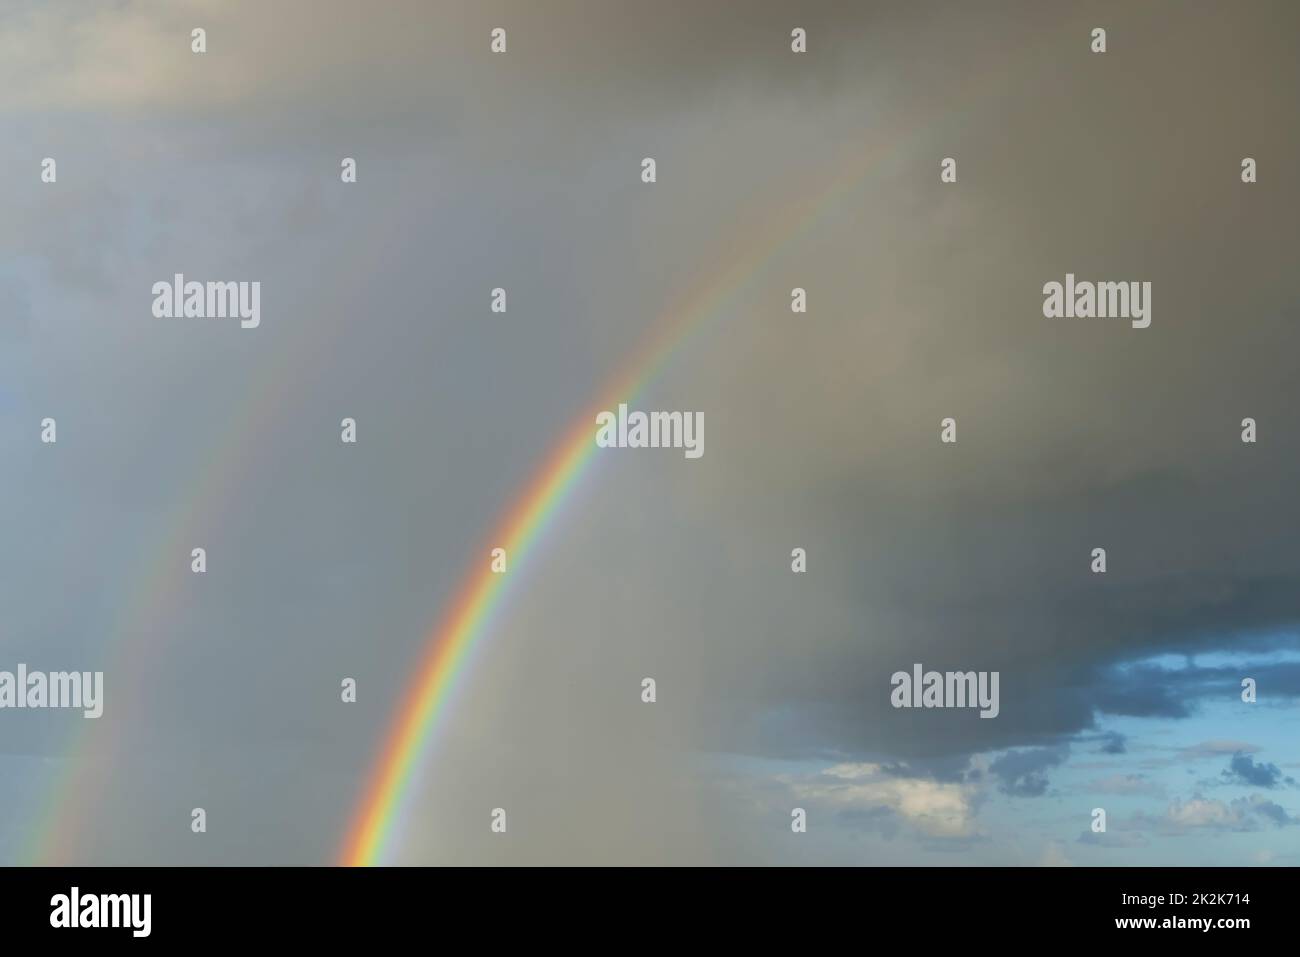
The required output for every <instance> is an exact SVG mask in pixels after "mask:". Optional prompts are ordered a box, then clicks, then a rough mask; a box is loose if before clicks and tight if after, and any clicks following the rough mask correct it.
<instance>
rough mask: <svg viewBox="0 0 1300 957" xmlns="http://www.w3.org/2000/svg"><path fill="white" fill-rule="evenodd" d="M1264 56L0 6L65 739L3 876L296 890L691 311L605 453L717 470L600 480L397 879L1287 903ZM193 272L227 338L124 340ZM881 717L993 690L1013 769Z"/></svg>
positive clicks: (1281, 323) (23, 539)
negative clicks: (1165, 867) (1007, 870)
mask: <svg viewBox="0 0 1300 957" xmlns="http://www.w3.org/2000/svg"><path fill="white" fill-rule="evenodd" d="M498 26H500V27H504V28H505V29H506V30H507V34H508V51H507V52H506V53H505V54H504V55H493V54H491V53H490V52H489V31H490V30H491V29H492V28H493V27H498ZM194 27H203V28H204V29H205V30H206V31H207V52H206V53H205V54H202V55H196V54H193V53H191V52H190V31H191V29H193V28H194ZM794 27H803V28H804V29H806V30H807V33H808V52H807V53H804V54H794V53H792V52H791V50H790V31H791V29H793V28H794ZM1094 27H1104V28H1105V29H1106V30H1107V44H1108V49H1107V52H1106V53H1104V54H1094V53H1092V52H1090V49H1089V47H1090V43H1091V39H1090V31H1091V30H1092V29H1093V28H1094ZM1297 29H1300V12H1297V10H1296V8H1295V7H1294V5H1293V4H1289V3H1284V2H1279V3H1263V2H1259V3H1247V4H1234V5H1208V4H1205V5H1202V4H1197V5H1191V4H1184V3H1174V2H1161V3H1147V4H1142V5H1140V7H1134V6H1133V5H1132V4H1124V3H1115V4H1106V3H1095V4H1094V3H1089V4H1072V5H1070V6H1069V7H1068V9H1067V8H1066V7H1065V6H1063V5H1047V4H1040V3H1032V2H1017V3H1008V2H1004V3H978V4H975V3H956V2H953V3H901V2H900V3H878V4H873V3H801V4H798V5H793V4H788V3H777V2H774V0H764V2H746V3H744V4H698V3H694V2H687V0H681V2H677V0H672V2H658V3H651V4H632V3H607V2H598V0H586V2H552V0H548V2H545V3H538V2H502V3H496V2H463V3H462V2H457V3H451V2H436V3H435V2H423V0H421V2H417V0H408V2H394V0H386V2H383V3H377V4H351V3H342V2H335V0H277V2H276V3H274V4H266V3H260V2H255V0H222V2H216V0H208V2H176V0H117V2H90V0H85V2H71V0H68V2H12V0H11V2H8V3H5V4H4V5H3V7H0V134H2V135H0V211H2V212H3V215H0V295H3V301H2V302H0V454H2V459H0V460H2V461H3V462H4V467H3V468H2V469H0V542H2V543H3V544H2V547H0V563H2V564H0V569H2V570H3V574H0V608H3V610H4V612H5V614H4V616H3V622H2V623H0V670H13V669H14V668H16V666H17V665H18V663H20V662H21V663H25V664H26V665H27V666H28V668H30V669H33V670H37V669H39V670H49V671H56V670H71V669H75V670H103V671H104V672H105V679H104V680H105V689H106V690H105V709H104V715H103V717H102V718H101V719H99V720H98V721H86V720H84V719H82V718H81V717H80V715H79V713H72V712H60V711H44V712H39V711H13V710H0V861H3V862H9V863H11V862H18V861H26V860H37V861H61V862H62V861H66V862H77V863H93V864H108V863H124V864H136V863H222V864H234V863H256V864H275V863H286V864H287V863H325V862H329V861H332V860H333V859H334V858H335V856H336V854H337V852H338V849H339V845H340V843H341V842H342V840H343V837H344V832H345V830H346V825H347V822H348V820H349V818H350V816H351V815H352V813H353V810H354V808H355V805H356V801H357V798H358V795H359V793H360V790H361V788H362V785H363V780H364V777H365V775H366V774H367V772H368V771H369V769H370V768H371V767H372V764H373V761H374V759H375V755H376V751H377V749H378V748H379V746H380V744H381V742H382V740H383V738H384V735H385V730H386V728H387V727H388V725H389V723H390V721H391V719H392V716H393V711H394V708H395V706H396V696H397V695H398V694H399V693H400V692H401V690H402V689H403V688H404V687H405V682H406V680H407V679H408V678H409V677H410V675H411V672H412V669H413V667H414V664H415V662H416V661H417V659H418V658H419V656H420V654H421V652H422V650H423V647H424V644H425V641H426V639H427V635H428V632H429V629H430V627H431V625H432V624H433V623H434V622H435V621H437V620H438V619H439V618H440V617H441V616H442V614H443V613H445V611H446V608H447V606H448V605H449V603H450V602H451V600H452V599H453V597H454V596H455V589H456V586H457V584H458V583H459V582H460V581H461V580H462V578H463V576H464V575H465V574H466V572H467V571H468V570H472V569H474V568H476V567H480V565H481V564H482V563H483V562H486V560H487V559H486V555H485V554H484V553H483V551H482V545H483V540H484V536H485V535H487V534H488V533H489V531H490V529H491V528H492V527H493V526H495V525H496V523H497V520H498V516H499V515H500V514H501V513H502V512H503V511H505V510H506V509H507V508H508V507H509V506H510V505H511V503H512V502H513V501H514V500H515V498H516V496H517V495H518V494H519V492H520V491H521V490H522V489H523V488H524V487H525V486H526V485H527V483H528V480H529V478H530V477H531V475H532V474H533V472H534V470H535V469H536V467H537V465H538V464H539V463H540V462H541V461H542V460H543V459H544V458H545V457H546V455H547V454H548V452H549V451H550V450H551V449H552V448H553V447H554V446H555V444H556V443H557V442H558V441H559V440H560V439H561V438H562V437H563V436H564V435H565V434H566V433H567V432H568V431H569V428H570V426H571V424H572V422H573V421H574V419H575V417H576V416H578V415H580V414H583V413H584V412H585V411H586V410H587V409H588V408H589V407H590V405H591V403H592V402H593V401H595V400H596V399H597V398H598V397H599V396H600V390H601V388H602V385H603V383H604V382H605V381H606V380H607V378H608V377H609V376H610V375H611V374H612V373H614V372H615V370H617V369H619V368H621V367H624V366H625V365H626V364H627V363H628V362H629V361H631V360H634V358H635V356H636V354H637V350H638V349H639V348H640V346H639V343H641V342H643V341H644V340H645V338H646V337H647V336H650V337H653V336H654V335H655V334H656V330H657V329H659V328H661V327H662V326H663V325H664V324H665V323H672V322H674V321H677V320H679V319H682V318H683V314H684V313H685V314H686V315H685V323H686V325H687V326H688V327H689V328H690V329H692V330H693V331H692V333H691V335H690V336H689V337H688V338H686V339H685V340H683V341H682V343H681V344H680V346H679V347H678V348H676V349H675V350H674V351H673V352H672V354H671V355H670V357H669V359H668V361H667V362H665V363H663V365H662V366H661V367H659V368H658V369H657V372H656V374H655V375H654V376H653V377H652V379H651V381H650V382H649V384H648V386H647V388H646V390H645V391H644V392H643V393H642V394H641V395H640V396H639V397H638V398H637V400H636V401H637V403H638V407H641V408H646V409H665V410H680V411H696V412H699V413H701V414H702V415H703V418H704V421H705V423H706V427H705V438H706V442H705V454H704V455H703V456H702V457H701V458H699V459H694V460H692V459H687V458H685V457H684V456H682V455H681V453H680V452H676V451H668V450H659V451H632V450H602V451H601V453H600V454H599V455H597V456H596V459H595V462H594V464H593V465H592V467H591V468H590V470H589V472H588V473H587V474H586V475H584V477H583V479H582V481H581V483H580V485H579V487H578V488H577V489H575V491H574V494H573V496H572V498H571V499H570V500H569V501H568V502H567V503H566V505H565V507H564V508H563V510H562V511H561V512H560V514H559V515H557V517H556V519H555V521H554V523H553V524H552V526H551V527H550V529H549V531H548V532H547V534H546V535H545V537H544V538H543V539H542V540H541V541H540V543H539V545H538V546H537V550H536V552H535V553H534V554H533V555H532V556H531V557H530V558H529V560H528V561H527V562H526V563H523V564H521V565H519V566H517V567H514V568H512V569H511V571H510V573H509V574H511V575H512V576H516V577H514V578H512V580H511V581H510V583H509V600H508V602H507V603H506V606H505V608H504V609H503V612H502V614H500V615H499V616H498V618H497V619H496V621H495V623H494V625H493V627H492V629H491V630H490V631H489V632H488V633H487V634H486V635H485V636H484V638H483V640H482V646H481V650H480V651H479V652H478V653H477V654H476V656H475V658H474V660H473V663H472V666H471V667H470V668H468V669H467V670H466V672H465V674H464V677H463V678H462V679H461V682H460V685H459V687H458V690H457V694H456V698H455V701H454V706H453V707H452V708H451V709H450V710H449V712H448V714H447V721H446V724H445V726H444V727H443V728H442V729H441V730H440V731H439V733H438V734H437V735H436V736H435V744H434V747H433V748H432V750H431V752H430V753H429V754H428V755H426V760H425V763H424V774H423V776H422V778H421V780H420V782H419V784H418V786H417V788H416V790H415V794H414V798H413V800H412V802H411V805H410V808H409V813H408V814H407V816H406V818H405V821H404V823H403V826H402V827H401V828H400V830H399V833H398V834H397V836H396V838H395V842H394V848H393V851H394V853H393V857H392V859H393V860H394V861H396V862H399V863H410V864H414V863H486V862H510V863H541V862H558V863H595V862H614V863H643V862H644V863H674V862H682V863H694V862H711V863H819V862H820V863H864V864H877V863H885V864H961V863H996V864H1066V863H1074V864H1084V865H1087V864H1142V865H1153V864H1209V863H1213V864H1249V863H1284V864H1296V863H1300V790H1297V783H1296V779H1297V778H1300V744H1297V742H1300V708H1298V707H1297V704H1298V699H1300V639H1298V638H1297V634H1298V632H1297V630H1296V624H1297V620H1300V587H1298V586H1300V581H1298V580H1297V579H1298V577H1300V573H1297V571H1296V569H1297V568H1300V563H1298V562H1297V554H1298V553H1297V548H1298V546H1297V544H1296V543H1297V541H1300V510H1298V509H1297V508H1296V507H1295V503H1294V495H1295V489H1296V487H1297V482H1298V480H1300V422H1297V421H1296V414H1297V411H1296V410H1297V409H1300V381H1298V380H1297V376H1296V347H1297V345H1300V334H1298V333H1297V332H1296V329H1295V327H1296V323H1297V321H1300V299H1298V297H1297V285H1296V279H1295V269H1296V267H1295V264H1296V261H1297V253H1298V252H1300V248H1298V247H1300V239H1298V238H1297V231H1296V221H1297V216H1296V214H1297V201H1298V200H1300V190H1298V189H1297V186H1296V182H1295V177H1294V175H1293V171H1294V170H1295V169H1297V168H1300V133H1298V132H1297V125H1296V123H1295V119H1294V95H1295V90H1296V89H1300V62H1298V61H1297V59H1296V57H1295V55H1294V49H1293V38H1294V36H1295V35H1296V31H1297ZM345 156H346V157H354V158H356V160H357V166H358V181H357V183H355V184H344V183H342V182H341V181H340V176H339V170H340V160H341V159H342V158H343V157H345ZM647 156H650V157H654V158H655V159H656V161H657V182H655V183H654V184H652V185H651V184H644V183H642V182H641V160H642V158H643V157H647ZM1247 156H1249V157H1254V158H1255V159H1256V160H1257V162H1258V170H1259V176H1258V182H1257V183H1254V184H1250V185H1247V184H1243V183H1242V182H1241V177H1240V169H1241V160H1242V158H1243V157H1247ZM44 157H53V158H54V159H55V160H56V161H57V173H58V179H57V182H56V183H53V184H46V183H42V182H41V178H40V172H41V167H40V164H41V160H42V159H43V158H44ZM945 157H953V158H955V159H956V161H957V172H958V176H957V182H956V183H949V184H945V183H941V182H940V177H939V170H940V161H941V160H942V159H943V158H945ZM1067 272H1069V273H1074V274H1075V275H1076V276H1078V277H1079V278H1080V279H1087V280H1094V281H1107V280H1109V281H1134V280H1136V281H1146V282H1150V283H1151V284H1152V297H1151V308H1152V313H1151V315H1152V322H1151V325H1150V327H1149V328H1146V329H1134V328H1132V327H1131V326H1130V325H1129V323H1128V322H1126V321H1124V320H1101V319H1094V320H1073V319H1046V318H1044V316H1043V312H1042V305H1043V293H1042V288H1043V284H1044V283H1046V282H1050V281H1053V280H1055V281H1063V280H1064V278H1065V274H1066V273H1067ZM175 273H184V274H185V276H186V277H187V278H191V279H198V280H201V281H206V280H231V281H241V280H243V281H254V280H255V281H259V282H260V283H261V284H262V285H261V290H262V292H261V324H260V326H259V327H258V328H257V329H241V328H240V327H239V324H238V322H237V321H233V320H199V319H175V320H160V319H156V318H154V316H153V315H152V312H151V304H152V299H153V297H152V294H151V287H152V285H153V283H154V282H157V281H160V280H162V281H170V280H171V278H172V276H173V275H174V274H175ZM497 286H501V287H504V288H506V289H507V291H508V297H509V298H508V303H509V306H508V311H507V312H506V313H505V314H493V313H492V312H491V311H490V310H489V298H490V290H491V289H493V288H494V287H497ZM796 286H798V287H803V288H805V289H806V290H807V292H808V312H807V313H806V314H803V315H794V314H792V313H791V311H790V290H791V289H792V288H793V287H796ZM345 416H351V417H354V418H355V419H356V420H357V423H358V430H359V437H358V442H357V444H356V445H355V446H345V445H343V444H342V443H340V441H339V421H340V419H342V418H343V417H345ZM45 417H53V418H55V419H56V420H57V423H58V426H57V427H58V441H57V443H56V444H54V445H44V444H42V443H41V442H40V441H39V439H40V426H39V423H40V421H41V420H42V419H43V418H45ZM945 417H953V418H955V419H956V420H957V429H958V441H957V442H956V443H955V444H944V443H941V442H940V438H939V423H940V420H941V419H944V418H945ZM1245 417H1252V418H1254V419H1255V420H1256V421H1257V423H1258V441H1257V442H1256V443H1255V444H1253V445H1247V444H1244V443H1242V442H1241V439H1240V435H1241V420H1242V419H1243V418H1245ZM594 431H595V430H594V423H593V437H594ZM199 546H202V547H204V548H206V549H207V553H208V571H207V572H206V573H205V574H204V575H201V576H200V575H193V574H191V572H190V551H191V549H192V548H194V547H199ZM795 547H801V548H804V549H806V550H807V555H808V571H807V572H806V573H805V574H799V575H796V574H793V573H792V572H791V569H790V553H791V549H792V548H795ZM1096 547H1104V548H1105V549H1106V551H1107V558H1108V568H1107V571H1106V573H1105V574H1104V575H1095V574H1093V573H1091V571H1090V569H1089V566H1090V562H1091V558H1090V554H1091V552H1092V549H1094V548H1096ZM914 663H921V664H923V665H924V666H925V667H926V668H927V669H930V668H933V669H937V670H962V671H966V670H976V671H997V672H999V673H1000V693H1001V701H1000V712H999V714H998V716H997V717H996V718H994V719H991V720H982V719H980V718H979V717H978V715H977V713H975V712H974V711H971V710H963V709H934V710H908V709H895V708H893V707H891V704H890V691H891V687H890V676H891V675H892V674H893V673H894V672H896V671H899V670H904V671H910V670H911V668H912V666H913V664H914ZM645 676H653V677H654V678H655V679H656V681H657V691H658V700H657V701H656V702H655V703H654V704H653V705H647V704H643V703H642V702H641V700H640V691H641V687H640V683H641V679H642V678H643V677H645ZM343 677H354V678H356V679H357V682H358V700H357V702H356V703H355V704H344V703H342V702H341V701H340V695H339V682H340V680H341V679H342V678H343ZM1243 677H1252V678H1254V679H1255V680H1256V682H1257V685H1258V700H1257V701H1256V702H1255V703H1252V704H1248V703H1244V702H1242V700H1241V696H1240V682H1241V679H1242V678H1243ZM195 807H203V808H204V809H205V810H206V811H207V814H208V830H207V833H205V834H201V835H196V834H193V833H191V830H190V811H191V809H192V808H195ZM495 807H504V808H506V809H507V812H508V814H509V830H508V833H507V834H506V835H494V834H492V833H491V832H490V830H489V828H488V823H489V814H490V811H491V809H492V808H495ZM794 807H802V808H804V809H806V811H807V814H808V832H807V833H806V834H801V835H796V834H793V833H792V832H791V828H790V820H791V818H790V812H791V809H792V808H794ZM1098 807H1102V808H1105V809H1106V811H1107V815H1108V828H1107V831H1106V833H1104V834H1097V833H1094V832H1093V831H1092V830H1091V827H1090V824H1091V821H1092V817H1091V812H1092V810H1093V809H1094V808H1098Z"/></svg>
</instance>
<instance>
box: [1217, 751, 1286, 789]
mask: <svg viewBox="0 0 1300 957" xmlns="http://www.w3.org/2000/svg"><path fill="white" fill-rule="evenodd" d="M1223 776H1224V777H1225V778H1227V779H1228V780H1230V781H1235V782H1237V783H1241V784H1249V785H1250V786H1251V787H1257V788H1275V787H1277V786H1278V785H1279V784H1280V783H1281V781H1282V769H1281V768H1279V767H1278V766H1277V765H1276V764H1266V763H1265V762H1263V761H1260V762H1259V763H1258V764H1257V763H1255V761H1254V760H1253V759H1252V758H1251V757H1250V756H1249V755H1247V754H1234V755H1233V756H1232V760H1231V761H1230V762H1228V768H1227V770H1226V771H1224V772H1223Z"/></svg>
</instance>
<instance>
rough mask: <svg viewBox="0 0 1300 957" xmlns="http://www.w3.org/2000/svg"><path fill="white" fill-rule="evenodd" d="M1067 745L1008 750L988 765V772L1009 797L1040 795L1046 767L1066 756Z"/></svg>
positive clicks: (1045, 781) (1044, 787)
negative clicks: (997, 780)
mask: <svg viewBox="0 0 1300 957" xmlns="http://www.w3.org/2000/svg"><path fill="white" fill-rule="evenodd" d="M1069 753H1070V752H1069V749H1068V748H1064V747H1057V748H1032V749H1029V750H1024V751H1009V752H1007V753H1006V754H1004V755H1002V756H1000V757H999V758H997V760H995V761H994V762H993V763H992V764H991V765H989V773H991V774H992V775H993V776H994V777H996V778H998V779H999V781H1000V782H1001V783H1000V784H999V785H998V788H999V790H1001V791H1002V793H1004V794H1010V795H1012V796H1013V797H1040V796H1041V795H1043V794H1045V793H1047V786H1048V780H1047V771H1048V769H1049V768H1054V767H1056V766H1057V765H1059V764H1060V763H1061V762H1062V761H1064V760H1065V759H1066V758H1067V757H1068V756H1069Z"/></svg>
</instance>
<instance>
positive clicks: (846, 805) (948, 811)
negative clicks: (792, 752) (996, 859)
mask: <svg viewBox="0 0 1300 957" xmlns="http://www.w3.org/2000/svg"><path fill="white" fill-rule="evenodd" d="M792 787H793V789H794V791H795V793H796V794H797V795H799V797H800V798H802V799H805V800H809V801H815V802H818V803H821V804H825V805H828V806H831V807H833V808H836V809H838V810H841V811H859V812H861V811H875V810H880V809H884V810H888V811H891V812H893V813H894V814H896V815H898V816H899V817H900V818H902V819H903V820H904V821H905V822H906V823H907V824H908V825H910V826H911V827H912V828H914V829H915V830H917V831H919V832H920V833H922V834H925V835H927V836H929V837H971V836H973V835H974V834H975V833H976V829H975V820H974V818H975V809H974V802H973V797H974V793H973V789H972V788H971V787H970V786H969V785H964V784H954V783H946V782H942V781H934V780H930V779H927V778H908V777H898V776H896V775H892V774H887V773H885V772H884V771H883V770H882V768H881V766H880V765H879V764H868V763H858V764H837V765H834V766H832V767H829V768H827V769H826V770H825V771H824V772H823V773H822V774H821V775H819V776H817V777H815V778H812V779H809V780H802V781H795V782H792Z"/></svg>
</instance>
